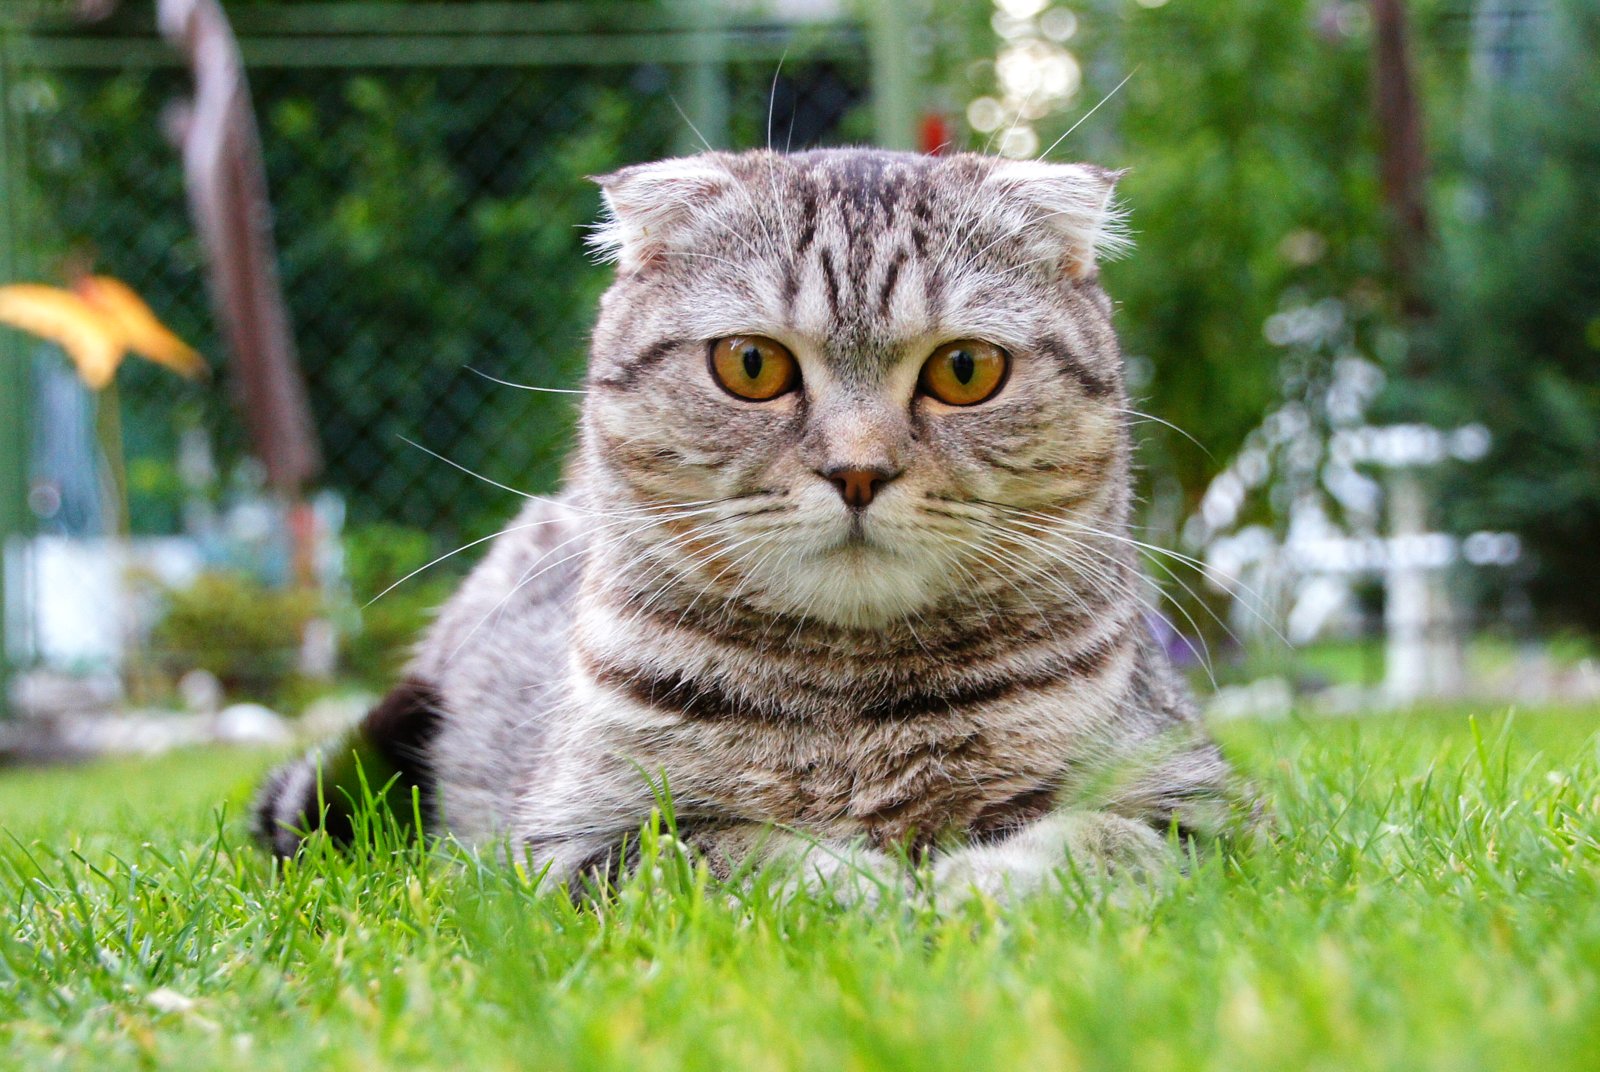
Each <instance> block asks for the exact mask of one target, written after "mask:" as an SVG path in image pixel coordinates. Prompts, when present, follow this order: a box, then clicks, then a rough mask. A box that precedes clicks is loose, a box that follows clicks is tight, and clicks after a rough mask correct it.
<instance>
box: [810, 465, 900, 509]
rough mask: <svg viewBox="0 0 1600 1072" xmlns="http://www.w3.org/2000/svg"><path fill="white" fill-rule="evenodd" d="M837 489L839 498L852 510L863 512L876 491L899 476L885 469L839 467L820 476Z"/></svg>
mask: <svg viewBox="0 0 1600 1072" xmlns="http://www.w3.org/2000/svg"><path fill="white" fill-rule="evenodd" d="M822 475H823V476H825V477H827V478H828V480H830V481H832V482H833V486H834V487H836V488H838V489H839V497H840V498H841V499H843V500H844V502H845V505H846V506H848V507H850V509H852V510H864V509H866V506H867V504H868V503H870V502H871V501H872V499H873V497H874V496H876V495H877V494H878V489H880V488H882V487H883V486H884V485H885V484H887V483H888V482H889V481H891V480H893V479H894V478H895V477H897V476H899V475H900V474H899V473H891V472H889V471H888V470H886V469H851V468H847V467H844V466H839V467H836V468H833V469H829V470H827V471H826V472H824V473H823V474H822Z"/></svg>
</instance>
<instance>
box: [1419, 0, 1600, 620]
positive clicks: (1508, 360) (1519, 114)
mask: <svg viewBox="0 0 1600 1072" xmlns="http://www.w3.org/2000/svg"><path fill="white" fill-rule="evenodd" d="M1511 44H1512V45H1513V46H1514V48H1513V50H1511V51H1509V52H1508V53H1507V54H1506V55H1504V56H1502V57H1500V58H1499V60H1498V65H1497V66H1495V67H1491V68H1490V69H1488V70H1485V71H1483V72H1481V73H1480V77H1479V78H1477V79H1476V80H1475V82H1474V84H1473V86H1472V87H1471V91H1470V93H1469V95H1468V97H1467V98H1466V100H1465V101H1464V105H1465V108H1464V117H1463V130H1462V132H1461V137H1460V139H1459V142H1458V143H1457V144H1456V145H1455V146H1453V147H1452V148H1453V151H1452V152H1451V153H1450V155H1449V156H1447V157H1446V158H1445V161H1444V163H1445V165H1446V166H1447V168H1448V170H1447V171H1445V173H1444V175H1443V176H1442V180H1441V182H1440V184H1439V186H1440V189H1439V197H1438V199H1437V209H1438V211H1437V215H1438V219H1439V231H1440V248H1439V252H1438V259H1437V265H1436V274H1435V277H1434V279H1433V285H1432V291H1433V297H1434V301H1435V303H1436V306H1437V308H1438V323H1437V337H1436V339H1433V340H1431V345H1430V348H1429V349H1428V350H1427V351H1426V352H1425V354H1424V358H1425V361H1426V363H1425V364H1423V365H1422V367H1421V368H1419V369H1418V370H1417V376H1416V380H1415V383H1414V385H1413V391H1412V393H1411V395H1410V396H1409V397H1408V401H1412V402H1413V403H1414V404H1415V405H1416V407H1417V408H1418V409H1420V410H1422V411H1423V412H1426V413H1429V414H1430V415H1433V416H1435V417H1436V418H1437V419H1439V420H1441V421H1480V422H1482V423H1484V424H1486V425H1487V426H1488V427H1489V429H1490V431H1491V432H1492V433H1493V435H1494V448H1493V451H1492V453H1491V455H1490V457H1489V458H1488V460H1487V461H1486V462H1485V463H1484V464H1482V465H1480V466H1474V467H1473V468H1472V469H1471V470H1469V471H1464V472H1460V473H1458V474H1456V476H1455V478H1454V479H1453V480H1452V482H1451V484H1450V486H1449V487H1448V488H1447V489H1446V490H1445V495H1444V496H1443V500H1444V501H1445V502H1446V503H1448V505H1449V508H1450V511H1451V514H1452V515H1453V519H1454V520H1455V521H1456V523H1457V524H1458V525H1461V526H1463V527H1468V526H1474V527H1475V526H1482V527H1488V528H1499V529H1511V530H1514V531H1516V532H1519V533H1520V534H1521V536H1522V539H1523V543H1524V545H1525V546H1526V547H1527V548H1528V549H1529V550H1530V551H1531V552H1532V553H1533V554H1534V555H1535V556H1536V560H1535V561H1534V562H1533V563H1532V566H1533V571H1532V576H1531V589H1532V592H1533V594H1534V596H1535V598H1536V600H1537V601H1538V603H1539V604H1540V605H1541V607H1542V608H1543V609H1545V610H1546V611H1547V612H1549V613H1550V614H1552V615H1554V616H1558V617H1559V618H1561V619H1563V620H1566V621H1569V622H1572V623H1575V624H1579V625H1582V626H1584V627H1586V628H1588V629H1590V630H1600V575H1597V574H1596V572H1595V569H1594V565H1595V551H1596V548H1597V547H1600V61H1597V59H1596V57H1600V7H1597V6H1596V5H1595V4H1594V3H1592V2H1588V0H1556V2H1554V3H1552V5H1551V6H1550V8H1549V10H1548V11H1547V13H1546V16H1545V17H1544V18H1543V19H1541V20H1538V21H1537V22H1535V23H1534V24H1532V25H1530V26H1527V27H1526V28H1525V29H1523V30H1522V32H1521V33H1520V34H1519V35H1518V36H1517V37H1516V38H1514V39H1513V40H1512V42H1511Z"/></svg>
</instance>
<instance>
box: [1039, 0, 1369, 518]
mask: <svg viewBox="0 0 1600 1072" xmlns="http://www.w3.org/2000/svg"><path fill="white" fill-rule="evenodd" d="M1101 11H1102V14H1101V15H1099V16H1097V17H1096V20H1095V22H1094V23H1091V24H1088V25H1086V26H1085V32H1084V35H1083V36H1084V46H1085V49H1086V51H1087V50H1098V51H1099V52H1100V54H1101V55H1106V54H1114V55H1116V56H1118V57H1119V58H1120V60H1121V64H1120V66H1122V67H1123V68H1124V69H1125V70H1132V71H1133V72H1134V73H1133V77H1132V78H1131V79H1130V80H1129V82H1128V84H1127V86H1126V87H1125V88H1124V89H1123V90H1122V91H1121V93H1122V95H1123V97H1124V98H1125V99H1123V100H1122V101H1120V102H1119V104H1118V109H1117V113H1116V118H1115V120H1114V121H1113V120H1112V119H1111V118H1109V117H1108V118H1106V119H1104V120H1099V117H1098V116H1097V117H1096V118H1095V119H1091V120H1090V121H1089V123H1088V124H1086V128H1087V127H1091V126H1094V125H1096V123H1097V120H1099V121H1100V122H1104V123H1106V124H1107V125H1109V126H1111V127H1112V128H1113V129H1114V130H1115V131H1116V138H1115V140H1114V141H1112V140H1110V139H1106V138H1104V137H1101V138H1091V137H1089V136H1087V135H1085V136H1083V137H1082V139H1081V140H1082V142H1083V144H1084V146H1085V147H1087V146H1092V145H1094V144H1095V142H1096V141H1098V142H1100V145H1101V146H1103V148H1099V151H1096V152H1095V154H1094V155H1095V158H1096V159H1097V160H1098V161H1099V162H1101V163H1105V164H1108V165H1111V166H1117V167H1125V168H1127V169H1128V174H1127V176H1126V178H1124V179H1123V181H1122V183H1121V189H1120V192H1121V197H1122V199H1123V201H1124V202H1125V203H1126V204H1127V205H1128V207H1129V209H1130V222H1131V225H1132V227H1133V230H1134V232H1135V238H1136V240H1137V243H1138V246H1137V248H1136V250H1135V252H1134V254H1133V255H1132V256H1131V257H1130V258H1128V259H1127V260H1126V261H1123V262H1119V263H1115V264H1111V265H1109V266H1107V268H1106V269H1105V277H1106V285H1107V287H1108V289H1109V290H1110V292H1111V294H1112V295H1113V296H1114V297H1115V298H1116V299H1117V300H1118V301H1119V302H1120V303H1121V306H1122V308H1121V312H1120V314H1119V316H1118V329H1119V331H1120V332H1121V334H1122V338H1123V344H1124V348H1125V350H1126V351H1127V353H1128V354H1129V355H1130V356H1131V359H1132V362H1133V364H1132V372H1133V379H1134V381H1135V394H1136V396H1142V400H1141V401H1142V408H1144V409H1146V410H1148V411H1149V412H1151V413H1153V414H1156V415H1158V416H1160V417H1161V418H1163V419H1165V420H1168V421H1171V422H1173V423H1174V424H1177V425H1178V426H1180V427H1181V428H1183V429H1184V430H1186V431H1187V432H1189V433H1190V434H1192V435H1193V436H1195V437H1196V438H1197V439H1198V440H1200V441H1201V442H1202V443H1204V444H1205V446H1206V448H1207V449H1209V451H1210V452H1211V453H1212V455H1213V456H1214V458H1208V457H1207V456H1206V455H1205V453H1204V451H1202V450H1201V449H1200V448H1198V447H1196V446H1194V445H1193V444H1190V443H1188V442H1186V441H1185V440H1184V439H1183V438H1182V437H1180V436H1178V435H1176V434H1175V433H1173V432H1171V431H1170V430H1168V429H1165V428H1163V427H1161V426H1159V425H1151V426H1146V427H1145V428H1144V429H1143V432H1144V436H1145V438H1147V439H1149V440H1150V441H1151V442H1152V446H1154V447H1155V448H1156V450H1155V451H1147V452H1146V456H1145V460H1146V462H1147V464H1150V465H1152V466H1155V467H1157V468H1158V469H1160V470H1165V471H1166V472H1168V473H1170V474H1171V475H1172V476H1173V477H1175V478H1176V480H1177V481H1178V483H1179V486H1180V487H1181V489H1182V493H1183V504H1184V506H1185V507H1188V506H1192V505H1193V503H1194V500H1195V498H1196V497H1197V496H1198V495H1199V493H1200V492H1201V491H1202V490H1203V488H1204V485H1205V481H1206V480H1207V479H1208V478H1209V477H1210V475H1211V474H1212V473H1213V472H1214V471H1215V469H1216V467H1217V465H1218V464H1219V462H1218V461H1217V460H1215V459H1226V458H1227V457H1228V456H1229V455H1230V454H1231V453H1233V451H1234V450H1235V449H1236V448H1237V447H1238V445H1239V443H1240V442H1241V441H1242V439H1243V437H1244V435H1245V434H1246V433H1247V432H1249V431H1250V429H1252V428H1253V427H1255V425H1256V424H1258V423H1259V422H1260V420H1261V418H1262V415H1263V414H1264V413H1265V411H1266V410H1267V409H1268V408H1269V406H1270V405H1271V404H1272V403H1273V402H1274V401H1275V400H1276V399H1277V397H1278V394H1279V379H1278V373H1279V361H1280V358H1281V356H1282V351H1281V350H1280V349H1279V348H1278V347H1277V346H1275V345H1273V344H1272V343H1271V342H1270V341H1269V340H1268V339H1267V338H1266V337H1265V335H1264V334H1263V325H1264V324H1265V323H1266V321H1267V318H1268V317H1269V316H1271V315H1272V314H1273V313H1275V312H1277V311H1278V310H1279V309H1280V308H1281V307H1282V306H1284V305H1285V304H1290V303H1300V302H1305V303H1309V302H1312V301H1316V300H1320V299H1322V298H1327V297H1333V298H1338V299H1340V300H1342V301H1343V302H1344V303H1345V305H1346V307H1347V308H1348V309H1349V310H1350V311H1351V313H1352V314H1353V319H1357V320H1364V319H1370V314H1371V313H1373V312H1374V311H1375V309H1376V308H1377V307H1379V306H1381V305H1382V304H1384V303H1385V294H1384V291H1383V288H1382V287H1381V286H1380V285H1379V282H1378V281H1379V279H1380V277H1381V272H1382V267H1383V259H1382V243H1381V224H1382V218H1381V207H1380V203H1379V196H1378V181H1377V172H1376V168H1375V165H1374V156H1373V154H1374V144H1373V129H1372V121H1371V112H1370V107H1369V104H1368V100H1369V95H1368V78H1369V40H1368V39H1369V35H1370V32H1371V27H1370V23H1369V21H1368V20H1367V19H1366V18H1364V17H1363V15H1364V11H1365V9H1364V8H1362V7H1360V6H1359V5H1343V4H1336V5H1331V6H1330V5H1325V4H1322V3H1319V2H1316V0H1287V2H1286V0H1214V2H1212V3H1208V4H1205V5H1196V4H1168V5H1166V6H1163V7H1157V8H1153V9H1152V8H1145V7H1142V6H1139V5H1135V4H1123V3H1117V4H1107V5H1102V8H1101ZM1086 22H1088V19H1087V17H1086ZM1113 50H1114V51H1113ZM1090 70H1091V73H1092V78H1091V83H1092V87H1093V88H1091V89H1090V90H1089V91H1088V92H1087V93H1086V95H1085V101H1084V103H1085V105H1086V106H1087V105H1089V104H1092V103H1094V101H1096V100H1098V99H1099V96H1100V94H1103V93H1105V92H1107V91H1109V90H1110V89H1111V87H1112V86H1113V85H1115V81H1114V80H1113V79H1112V77H1111V76H1112V75H1113V74H1114V73H1115V69H1113V70H1109V71H1104V72H1103V73H1093V72H1095V67H1093V66H1091V68H1090ZM1116 77H1118V78H1120V77H1121V75H1120V74H1118V75H1117V76H1116ZM1107 111H1110V107H1109V106H1108V108H1107ZM1074 121H1075V119H1074ZM1078 137H1079V135H1074V136H1073V138H1069V139H1068V141H1067V142H1066V143H1064V146H1063V150H1062V151H1061V152H1062V154H1063V155H1067V156H1071V155H1075V154H1076V153H1077V152H1078V151H1079V150H1078V147H1075V146H1073V145H1072V141H1073V140H1074V139H1075V138H1078ZM1097 148H1098V147H1097ZM1140 381H1144V382H1143V383H1140Z"/></svg>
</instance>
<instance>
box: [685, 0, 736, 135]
mask: <svg viewBox="0 0 1600 1072" xmlns="http://www.w3.org/2000/svg"><path fill="white" fill-rule="evenodd" d="M683 2H684V3H685V4H686V5H687V6H688V8H689V13H690V15H691V16H692V19H691V25H692V26H693V27H694V29H693V31H692V37H693V54H694V59H693V60H691V61H690V63H689V65H688V69H687V70H686V71H685V72H684V97H685V100H684V112H685V114H686V116H687V118H688V122H689V123H692V124H693V129H691V130H685V131H684V132H683V135H682V136H681V137H680V138H679V139H678V145H679V151H680V152H682V153H684V154H688V153H697V152H700V151H701V150H702V149H704V148H705V147H706V146H707V145H710V146H711V148H713V149H726V148H727V147H728V72H727V71H726V70H725V64H726V63H727V54H726V53H727V50H726V48H725V47H724V43H723V39H722V38H723V34H722V29H723V27H722V21H723V19H722V3H721V0H683Z"/></svg>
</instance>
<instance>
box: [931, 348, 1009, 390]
mask: <svg viewBox="0 0 1600 1072" xmlns="http://www.w3.org/2000/svg"><path fill="white" fill-rule="evenodd" d="M1010 367H1011V358H1010V356H1009V355H1007V354H1006V352H1005V351H1004V350H1002V349H1000V347H998V346H996V345H995V344H994V343H992V342H982V341H981V340H978V339H957V340H956V341H955V342H947V343H945V344H944V345H943V346H941V347H939V348H938V349H937V350H935V351H934V352H933V356H932V357H930V358H928V360H927V361H926V362H924V364H923V366H922V375H921V377H920V378H919V379H918V380H917V386H919V387H921V388H922V390H923V392H924V393H925V394H929V395H932V396H933V397H934V398H937V399H938V400H939V401H940V402H943V403H945V404H946V405H948V406H975V405H977V404H978V403H979V402H982V401H985V400H986V399H989V398H992V397H993V396H994V394H995V392H996V391H998V390H1000V388H1001V386H1002V385H1003V384H1004V383H1005V382H1006V373H1007V372H1008V371H1009V370H1010Z"/></svg>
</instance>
